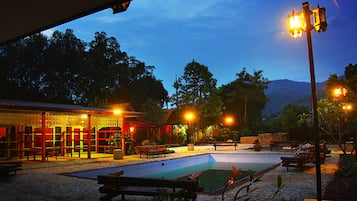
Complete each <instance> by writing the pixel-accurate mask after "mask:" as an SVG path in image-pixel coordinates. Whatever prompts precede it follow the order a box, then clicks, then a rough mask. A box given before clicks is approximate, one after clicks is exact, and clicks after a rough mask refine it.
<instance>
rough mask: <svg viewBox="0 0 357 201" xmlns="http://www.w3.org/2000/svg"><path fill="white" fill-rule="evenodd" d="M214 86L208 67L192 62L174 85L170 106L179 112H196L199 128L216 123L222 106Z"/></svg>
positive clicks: (215, 82)
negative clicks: (174, 91)
mask: <svg viewBox="0 0 357 201" xmlns="http://www.w3.org/2000/svg"><path fill="white" fill-rule="evenodd" d="M216 84H217V80H216V79H214V78H213V75H212V73H210V72H209V70H208V67H207V66H204V65H202V64H200V63H198V62H196V61H194V60H193V61H192V62H190V63H188V64H187V65H186V67H185V70H184V74H183V75H182V76H181V77H179V78H178V79H177V80H176V81H175V83H174V87H175V89H176V93H175V94H173V96H172V97H171V102H172V105H174V106H176V108H177V110H178V111H181V112H183V111H184V109H186V108H190V109H193V110H195V111H197V114H196V118H195V119H196V122H198V125H199V127H200V128H205V127H206V126H208V125H211V124H212V123H217V121H218V117H219V115H221V114H222V109H223V104H222V101H221V99H220V97H219V96H218V95H217V91H216V90H217V89H216Z"/></svg>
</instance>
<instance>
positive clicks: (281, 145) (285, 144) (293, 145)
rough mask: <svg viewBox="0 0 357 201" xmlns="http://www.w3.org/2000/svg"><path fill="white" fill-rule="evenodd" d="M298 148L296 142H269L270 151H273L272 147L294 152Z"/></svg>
mask: <svg viewBox="0 0 357 201" xmlns="http://www.w3.org/2000/svg"><path fill="white" fill-rule="evenodd" d="M298 146H299V142H298V141H271V142H270V150H271V151H273V148H274V147H279V148H281V149H283V148H284V147H289V149H291V150H294V148H297V147H298Z"/></svg>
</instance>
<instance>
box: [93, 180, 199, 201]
mask: <svg viewBox="0 0 357 201" xmlns="http://www.w3.org/2000/svg"><path fill="white" fill-rule="evenodd" d="M97 179H98V184H104V185H103V186H101V187H100V188H99V192H100V193H104V194H105V195H103V196H101V197H100V200H101V201H104V200H111V199H112V198H113V197H116V196H118V195H121V197H122V200H125V195H141V196H163V195H167V196H177V197H178V198H182V200H196V198H197V192H200V191H202V188H200V187H199V185H198V182H197V180H166V179H149V178H138V177H123V176H114V175H107V176H97Z"/></svg>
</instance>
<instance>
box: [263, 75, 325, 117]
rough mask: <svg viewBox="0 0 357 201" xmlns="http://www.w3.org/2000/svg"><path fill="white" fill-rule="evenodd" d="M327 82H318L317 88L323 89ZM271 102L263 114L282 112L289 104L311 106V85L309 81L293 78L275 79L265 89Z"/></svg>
mask: <svg viewBox="0 0 357 201" xmlns="http://www.w3.org/2000/svg"><path fill="white" fill-rule="evenodd" d="M324 89H325V83H324V82H323V83H316V90H317V91H318V92H319V91H323V90H324ZM265 94H266V95H267V96H268V98H269V100H270V102H269V103H268V104H267V105H266V107H265V109H264V111H263V115H267V116H269V115H272V114H275V113H278V112H281V111H282V110H283V108H284V107H285V106H286V105H288V104H296V105H306V106H308V107H311V86H310V83H309V82H296V81H292V80H286V79H285V80H274V81H271V83H269V85H268V89H266V90H265Z"/></svg>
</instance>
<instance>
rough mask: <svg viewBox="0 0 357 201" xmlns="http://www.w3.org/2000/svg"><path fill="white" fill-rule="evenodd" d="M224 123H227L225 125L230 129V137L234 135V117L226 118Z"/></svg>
mask: <svg viewBox="0 0 357 201" xmlns="http://www.w3.org/2000/svg"><path fill="white" fill-rule="evenodd" d="M224 121H225V123H226V125H227V127H228V129H229V132H230V135H232V129H231V126H232V124H233V122H234V119H233V117H231V116H226V117H225V118H224ZM230 137H233V136H230Z"/></svg>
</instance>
